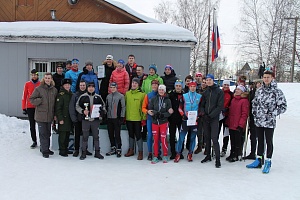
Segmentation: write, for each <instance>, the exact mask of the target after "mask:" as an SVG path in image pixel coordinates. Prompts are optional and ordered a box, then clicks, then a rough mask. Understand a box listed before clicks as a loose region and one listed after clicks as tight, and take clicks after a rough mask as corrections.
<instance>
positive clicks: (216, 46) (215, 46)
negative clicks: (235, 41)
mask: <svg viewBox="0 0 300 200" xmlns="http://www.w3.org/2000/svg"><path fill="white" fill-rule="evenodd" d="M211 41H212V52H211V61H212V62H213V61H214V60H215V59H216V58H217V57H218V51H219V50H220V49H221V42H220V35H219V28H218V23H217V18H216V14H215V11H214V19H213V32H212V35H211Z"/></svg>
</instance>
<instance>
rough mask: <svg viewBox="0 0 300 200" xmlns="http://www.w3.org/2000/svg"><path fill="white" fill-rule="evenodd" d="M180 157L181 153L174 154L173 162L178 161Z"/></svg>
mask: <svg viewBox="0 0 300 200" xmlns="http://www.w3.org/2000/svg"><path fill="white" fill-rule="evenodd" d="M180 157H181V154H180V153H178V154H176V156H175V159H174V162H175V163H178V162H179V160H180Z"/></svg>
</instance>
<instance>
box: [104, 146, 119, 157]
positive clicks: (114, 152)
mask: <svg viewBox="0 0 300 200" xmlns="http://www.w3.org/2000/svg"><path fill="white" fill-rule="evenodd" d="M116 153H117V148H116V147H111V149H110V152H107V153H106V156H111V155H115V154H116Z"/></svg>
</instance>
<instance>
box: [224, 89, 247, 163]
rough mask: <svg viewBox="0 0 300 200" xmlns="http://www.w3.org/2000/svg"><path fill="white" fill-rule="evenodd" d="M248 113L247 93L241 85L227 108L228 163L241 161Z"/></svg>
mask: <svg viewBox="0 0 300 200" xmlns="http://www.w3.org/2000/svg"><path fill="white" fill-rule="evenodd" d="M248 113H249V101H248V93H247V92H246V88H245V87H244V86H243V85H239V86H237V87H236V89H235V93H234V97H233V99H232V100H231V104H230V107H229V113H228V119H227V125H228V127H229V133H230V143H231V153H230V156H229V157H228V158H226V160H227V161H229V162H235V161H237V160H241V159H242V134H243V133H244V130H245V127H246V123H247V119H248Z"/></svg>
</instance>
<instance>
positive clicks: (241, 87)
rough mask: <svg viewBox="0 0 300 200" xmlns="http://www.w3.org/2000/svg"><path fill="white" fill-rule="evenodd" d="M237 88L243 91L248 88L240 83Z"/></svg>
mask: <svg viewBox="0 0 300 200" xmlns="http://www.w3.org/2000/svg"><path fill="white" fill-rule="evenodd" d="M236 88H237V89H240V90H242V92H245V91H246V88H245V87H244V86H243V85H238V86H237V87H236Z"/></svg>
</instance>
